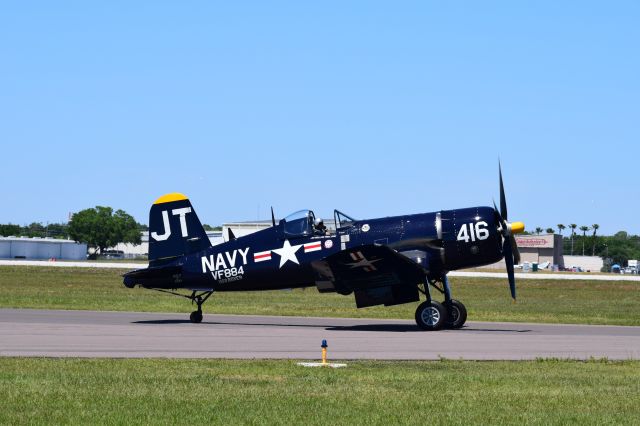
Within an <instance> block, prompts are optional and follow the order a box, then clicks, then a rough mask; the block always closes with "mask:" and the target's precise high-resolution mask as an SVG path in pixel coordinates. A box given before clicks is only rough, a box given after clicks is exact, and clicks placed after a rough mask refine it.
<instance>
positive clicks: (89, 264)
mask: <svg viewBox="0 0 640 426" xmlns="http://www.w3.org/2000/svg"><path fill="white" fill-rule="evenodd" d="M0 266H51V267H59V268H106V269H142V268H146V267H147V266H149V265H148V264H147V263H119V262H113V263H110V262H83V261H78V262H65V261H57V262H53V261H50V260H0Z"/></svg>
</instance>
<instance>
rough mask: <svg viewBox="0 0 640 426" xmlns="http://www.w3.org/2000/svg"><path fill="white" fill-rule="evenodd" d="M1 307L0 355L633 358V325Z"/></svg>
mask: <svg viewBox="0 0 640 426" xmlns="http://www.w3.org/2000/svg"><path fill="white" fill-rule="evenodd" d="M187 317H188V315H185V314H163V313H132V312H94V311H48V310H29V309H0V355H1V356H48V357H134V358H143V357H159V358H162V357H168V358H294V359H306V360H313V359H317V358H319V356H320V343H321V341H322V339H327V341H328V343H329V358H330V359H407V360H408V359H438V358H440V357H445V358H451V359H473V360H521V359H535V358H539V357H544V358H549V357H558V358H572V359H586V358H590V357H598V358H600V357H607V358H610V359H639V358H640V327H618V326H586V325H552V324H524V323H488V322H485V323H481V322H470V323H468V325H467V326H465V327H464V328H463V329H461V330H443V331H438V332H423V331H419V330H418V329H417V327H416V325H415V323H414V322H413V321H403V320H378V319H344V318H303V317H269V316H267V317H264V316H240V315H214V314H206V313H205V316H204V321H203V322H202V323H201V324H191V323H190V322H189V320H188V318H187Z"/></svg>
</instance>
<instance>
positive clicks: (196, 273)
mask: <svg viewBox="0 0 640 426" xmlns="http://www.w3.org/2000/svg"><path fill="white" fill-rule="evenodd" d="M334 217H335V223H336V229H335V230H331V231H329V230H327V229H326V228H325V227H324V224H322V223H321V222H320V221H318V220H316V218H315V215H314V214H313V212H312V211H311V210H304V211H300V212H297V213H294V214H292V215H290V216H288V217H286V218H285V219H282V220H280V221H279V223H278V224H276V221H275V219H274V218H273V211H272V223H273V226H272V227H270V228H268V229H264V230H261V231H258V232H255V233H253V234H250V235H247V236H244V237H240V238H235V236H234V235H233V233H231V232H230V233H229V241H227V242H225V243H223V244H220V245H216V246H212V245H211V242H210V241H209V238H208V237H207V234H206V233H205V231H204V229H203V228H202V224H201V223H200V221H199V220H198V216H197V215H196V212H195V211H194V210H193V207H192V206H191V203H190V202H189V200H188V199H187V197H186V196H184V195H182V194H178V193H172V194H167V195H164V196H162V197H160V198H158V199H157V200H156V202H155V203H154V204H153V206H152V207H151V212H150V213H149V267H148V268H145V269H138V270H135V271H132V272H129V273H127V274H125V275H124V284H125V286H127V287H129V288H132V287H134V286H136V285H139V286H141V287H144V288H148V289H153V290H159V291H163V292H167V293H171V294H175V295H178V296H182V297H186V298H188V299H190V300H191V301H192V302H195V303H196V304H197V306H198V310H197V311H194V312H193V313H191V321H192V322H194V323H199V322H201V321H202V304H203V303H204V302H205V301H206V300H207V299H208V298H209V296H211V295H212V294H213V293H214V292H217V291H260V290H276V289H287V288H297V287H311V286H316V287H317V288H318V291H319V292H321V293H329V292H337V293H340V294H343V295H349V294H352V293H353V294H354V295H355V299H356V306H357V307H358V308H364V307H367V306H374V305H385V306H391V305H398V304H401V303H411V302H416V301H419V300H420V293H423V294H424V295H425V296H426V301H425V302H423V303H422V304H420V305H419V306H418V308H417V309H416V315H415V319H416V323H417V324H418V326H419V327H420V328H422V329H424V330H438V329H440V328H442V327H449V328H460V327H462V326H463V324H464V323H465V321H466V318H467V312H466V309H465V307H464V305H463V304H462V303H461V302H459V301H457V300H455V299H452V298H451V290H450V288H449V283H448V281H447V273H448V272H449V271H453V270H456V269H461V268H470V267H475V266H481V265H486V264H490V263H494V262H497V261H499V260H500V259H502V258H503V257H504V259H505V263H506V267H507V273H508V278H509V286H510V289H511V296H512V297H513V298H514V300H515V297H516V289H515V278H514V272H513V268H514V261H515V262H516V263H519V254H518V248H517V246H516V243H515V239H514V237H513V235H514V234H516V233H519V232H522V231H523V230H524V224H522V223H520V222H513V223H509V222H508V221H507V203H506V199H505V194H504V185H503V182H502V171H500V211H498V208H497V207H496V206H495V204H494V207H471V208H464V209H459V210H443V211H439V212H434V213H423V214H413V215H407V216H397V217H386V218H379V219H367V220H356V219H353V218H351V217H349V216H347V215H346V214H344V213H342V212H340V211H338V210H335V211H334ZM430 287H432V288H434V289H435V290H437V291H438V292H439V293H441V294H443V295H444V302H442V303H439V302H437V301H435V300H433V299H432V295H431V290H430ZM178 289H183V290H189V291H190V294H189V293H187V294H182V293H179V292H178Z"/></svg>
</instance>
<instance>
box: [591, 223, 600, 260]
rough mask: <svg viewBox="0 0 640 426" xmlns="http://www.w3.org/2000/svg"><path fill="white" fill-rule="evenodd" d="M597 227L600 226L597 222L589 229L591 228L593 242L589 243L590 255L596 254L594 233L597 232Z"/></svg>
mask: <svg viewBox="0 0 640 426" xmlns="http://www.w3.org/2000/svg"><path fill="white" fill-rule="evenodd" d="M598 228H600V225H598V224H597V223H594V224H593V225H591V229H593V244H592V245H591V256H595V255H596V241H597V239H596V238H597V237H596V233H597V232H598Z"/></svg>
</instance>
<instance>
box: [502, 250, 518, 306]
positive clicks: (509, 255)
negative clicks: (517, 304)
mask: <svg viewBox="0 0 640 426" xmlns="http://www.w3.org/2000/svg"><path fill="white" fill-rule="evenodd" d="M502 252H503V253H504V263H505V264H506V265H507V276H508V277H509V290H511V297H512V298H513V300H516V276H515V273H514V271H513V248H512V247H511V238H505V239H504V244H503V245H502Z"/></svg>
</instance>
